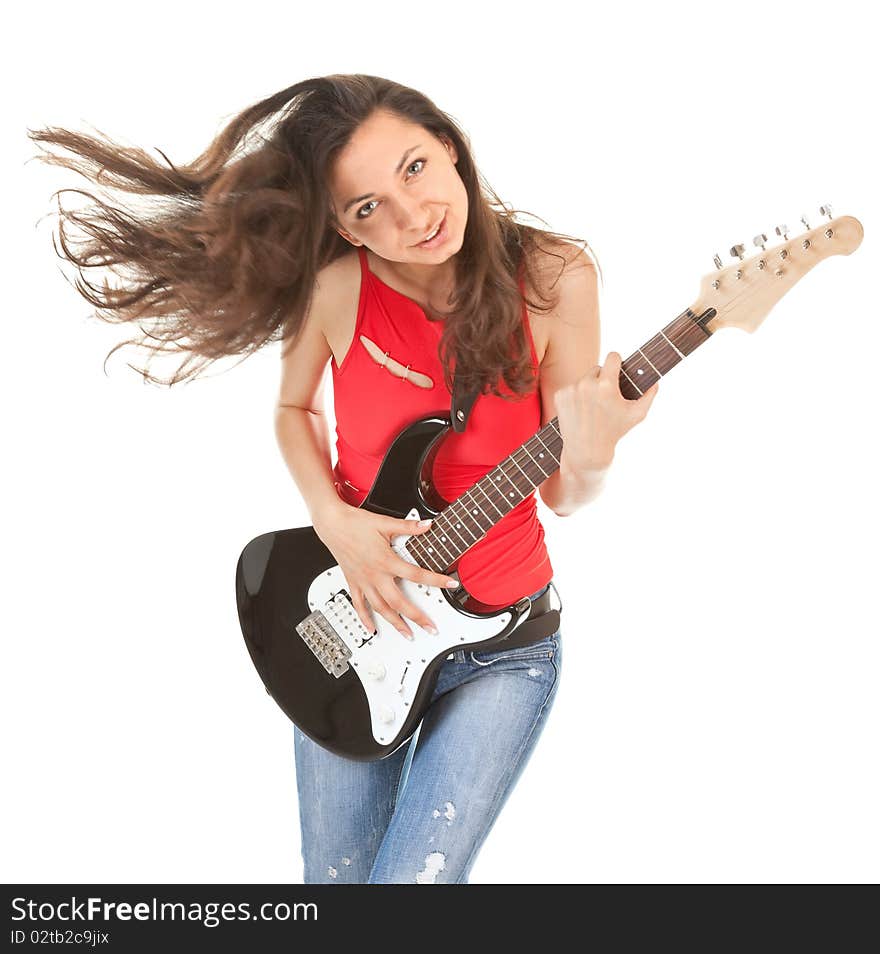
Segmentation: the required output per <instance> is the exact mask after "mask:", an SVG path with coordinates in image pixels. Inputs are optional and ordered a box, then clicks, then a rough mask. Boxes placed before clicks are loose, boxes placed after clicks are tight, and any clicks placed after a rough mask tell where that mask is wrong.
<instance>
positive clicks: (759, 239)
mask: <svg viewBox="0 0 880 954" xmlns="http://www.w3.org/2000/svg"><path fill="white" fill-rule="evenodd" d="M752 242H753V243H754V244H755V245H760V246H761V248H762V249H763V250H765V251H766V248H767V236H766V235H765V234H764V233H763V232H761V233H760V234H759V235H756V236H755V237H754V238H753V239H752Z"/></svg>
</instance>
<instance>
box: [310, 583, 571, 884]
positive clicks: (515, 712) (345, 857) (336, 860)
mask: <svg viewBox="0 0 880 954" xmlns="http://www.w3.org/2000/svg"><path fill="white" fill-rule="evenodd" d="M548 586H549V584H548ZM546 588H547V587H542V588H541V589H540V590H538V591H537V592H535V593H533V594H531V596H532V597H533V598H534V597H537V596H539V595H540V594H541V593H543V592H544V590H545V589H546ZM561 662H562V645H561V630H559V629H557V630H556V632H555V633H553V634H552V635H551V636H547V637H546V638H545V639H542V640H539V641H537V642H534V643H531V644H529V645H527V646H518V647H513V648H512V649H502V650H496V651H494V652H479V651H472V650H467V649H459V650H455V651H453V652H451V653H450V654H449V656H447V658H446V660H445V662H444V663H443V666H442V667H441V669H440V673H439V676H438V679H437V685H436V687H435V689H434V694H433V696H432V697H431V703H430V706H429V708H428V709H427V710H426V712H425V716H424V718H423V719H422V722H421V724H420V725H419V728H418V729H417V730H416V732H415V734H414V735H413V737H412V738H411V739H410V740H409V742H407V743H405V744H404V745H401V746H400V748H399V749H397V751H396V752H393V753H392V754H391V755H389V756H388V757H387V758H384V759H378V760H375V761H371V762H360V761H355V760H352V759H347V758H343V757H342V756H338V755H336V754H335V753H333V752H329V751H328V750H327V749H325V748H324V747H323V746H320V745H318V744H317V743H316V742H313V741H312V740H311V739H310V738H309V737H308V736H307V735H305V734H304V733H303V732H301V731H300V730H299V729H298V728H297V727H296V726H293V729H294V754H295V759H296V784H297V793H298V797H299V813H300V830H301V834H302V858H303V878H304V881H303V883H304V884H467V879H468V876H469V874H470V870H471V866H472V865H473V863H474V861H475V859H476V857H477V853H478V852H479V850H480V848H481V847H482V845H483V842H484V841H485V839H486V836H487V835H488V834H489V832H490V830H491V829H492V826H493V825H494V823H495V819H496V818H497V817H498V815H499V813H500V811H501V809H502V808H503V807H504V804H505V802H506V801H507V798H508V796H509V795H510V793H511V791H512V790H513V787H514V785H515V784H516V782H517V781H518V779H519V777H520V775H521V774H522V771H523V769H524V768H525V766H526V763H527V762H528V760H529V757H530V756H531V754H532V751H533V749H534V747H535V744H536V743H537V741H538V737H539V736H540V734H541V731H542V730H543V728H544V723H545V722H546V719H547V716H548V715H549V712H550V709H551V707H552V705H553V700H554V698H555V696H556V691H557V689H558V687H559V674H560V666H561Z"/></svg>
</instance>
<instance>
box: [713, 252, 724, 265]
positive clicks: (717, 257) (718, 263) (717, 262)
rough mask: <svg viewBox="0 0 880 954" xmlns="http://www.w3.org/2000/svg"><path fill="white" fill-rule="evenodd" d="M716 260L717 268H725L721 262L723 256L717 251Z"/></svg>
mask: <svg viewBox="0 0 880 954" xmlns="http://www.w3.org/2000/svg"><path fill="white" fill-rule="evenodd" d="M714 262H715V267H716V268H723V267H724V266H723V265H722V264H721V256H720V255H719V254H718V253H717V252H716V253H715V258H714Z"/></svg>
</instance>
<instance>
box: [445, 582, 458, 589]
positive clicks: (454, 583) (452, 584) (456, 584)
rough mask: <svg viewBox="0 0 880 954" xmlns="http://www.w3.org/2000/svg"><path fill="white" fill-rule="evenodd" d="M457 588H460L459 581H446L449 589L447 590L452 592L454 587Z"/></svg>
mask: <svg viewBox="0 0 880 954" xmlns="http://www.w3.org/2000/svg"><path fill="white" fill-rule="evenodd" d="M457 586H458V580H447V581H446V587H447V589H450V590H451V589H453V588H454V587H457Z"/></svg>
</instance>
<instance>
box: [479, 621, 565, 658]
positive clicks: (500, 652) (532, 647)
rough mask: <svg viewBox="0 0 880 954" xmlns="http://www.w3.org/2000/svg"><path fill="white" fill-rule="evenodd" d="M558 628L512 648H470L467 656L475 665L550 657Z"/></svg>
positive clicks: (554, 647)
mask: <svg viewBox="0 0 880 954" xmlns="http://www.w3.org/2000/svg"><path fill="white" fill-rule="evenodd" d="M559 632H560V631H559V630H558V629H557V630H556V632H555V633H552V634H551V635H550V636H545V637H544V638H543V639H539V640H537V641H536V642H534V643H529V644H528V645H526V646H515V647H514V648H513V649H489V650H479V649H471V650H469V651H468V658H469V659H470V661H471V662H472V663H474V664H475V665H477V666H491V665H492V664H493V663H497V662H507V661H508V660H511V661H512V660H515V659H552V658H553V655H554V653H555V652H556V649H557V647H558V643H557V638H558V637H559Z"/></svg>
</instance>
